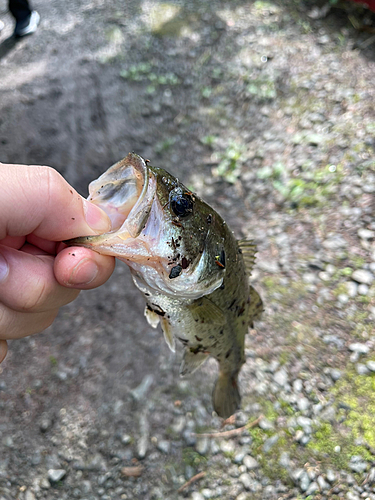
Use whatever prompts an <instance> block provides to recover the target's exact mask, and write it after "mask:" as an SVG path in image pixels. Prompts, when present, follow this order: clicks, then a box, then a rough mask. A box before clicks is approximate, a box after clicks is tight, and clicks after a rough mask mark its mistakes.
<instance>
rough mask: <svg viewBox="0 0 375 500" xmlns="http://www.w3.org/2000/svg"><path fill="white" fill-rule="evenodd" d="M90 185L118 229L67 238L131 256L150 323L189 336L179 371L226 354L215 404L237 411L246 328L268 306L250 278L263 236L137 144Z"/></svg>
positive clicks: (170, 335) (224, 411) (171, 335)
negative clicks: (236, 225)
mask: <svg viewBox="0 0 375 500" xmlns="http://www.w3.org/2000/svg"><path fill="white" fill-rule="evenodd" d="M89 192H90V196H89V198H88V199H89V200H90V201H91V202H92V203H95V204H96V205H98V206H99V207H100V208H102V209H103V210H104V211H105V212H106V213H107V214H108V216H109V217H110V219H111V221H112V230H111V231H110V232H109V233H106V234H102V235H99V236H83V237H81V238H75V239H73V240H69V241H68V242H66V243H67V244H69V245H71V246H73V245H74V246H84V247H87V248H91V249H92V250H95V251H96V252H99V253H101V254H103V255H113V256H115V257H118V258H119V259H120V260H122V261H124V262H125V263H126V264H128V266H129V267H130V270H131V273H132V276H133V280H134V283H135V284H136V286H137V287H138V288H139V289H140V291H141V292H142V293H143V295H144V297H145V299H146V309H145V315H146V318H147V321H148V322H149V324H150V325H151V326H152V327H153V328H156V327H157V325H158V324H159V322H160V324H161V328H162V330H163V333H164V338H165V340H166V342H167V344H168V346H169V347H170V349H171V350H172V351H173V352H174V351H175V343H176V340H177V341H179V342H181V344H182V345H183V346H184V354H183V359H182V364H181V368H180V374H181V375H187V374H190V373H192V372H193V371H195V370H196V369H197V368H198V367H199V366H200V365H201V364H202V363H204V361H205V360H206V359H207V358H208V357H209V356H213V357H214V358H215V359H216V360H217V361H218V363H219V368H220V372H219V378H218V380H217V382H216V385H215V388H214V392H213V406H214V409H215V411H216V412H217V413H218V415H219V416H221V417H223V418H227V417H229V416H230V415H232V414H233V413H234V412H235V411H236V410H237V409H238V408H239V405H240V402H241V397H240V392H239V389H238V373H239V371H240V369H241V366H242V365H243V363H244V362H245V356H244V343H245V334H246V333H247V331H248V327H249V325H252V323H253V321H254V320H256V319H258V318H259V317H260V314H261V312H262V310H263V305H262V300H261V298H260V297H259V295H258V293H257V292H256V290H255V289H254V288H253V287H252V286H250V285H249V275H250V273H251V270H252V267H253V264H254V259H255V251H256V249H255V245H254V244H253V243H252V242H251V241H246V240H241V241H237V240H236V239H235V237H234V235H233V233H232V231H230V229H229V228H228V226H227V224H226V223H225V221H224V220H223V219H222V218H221V217H220V215H218V214H217V213H216V212H215V210H213V209H212V208H211V207H210V206H209V205H207V203H205V202H204V201H202V200H201V199H200V198H198V196H196V195H195V194H193V193H192V192H190V191H189V190H188V189H187V188H186V187H185V186H184V185H183V184H181V182H179V181H178V180H177V179H176V178H175V177H173V175H171V174H169V173H168V172H166V171H165V170H163V169H161V168H156V167H152V166H151V165H149V162H148V161H147V160H144V159H143V158H141V157H140V156H138V155H136V154H134V153H129V154H128V156H127V157H126V158H124V159H123V160H121V161H119V162H118V163H116V164H115V165H113V166H112V167H110V168H109V169H108V170H107V171H106V172H105V173H104V174H102V175H101V176H100V177H99V178H98V179H97V180H95V181H93V182H91V184H90V186H89Z"/></svg>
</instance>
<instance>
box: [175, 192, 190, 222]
mask: <svg viewBox="0 0 375 500" xmlns="http://www.w3.org/2000/svg"><path fill="white" fill-rule="evenodd" d="M170 206H171V209H172V211H173V212H174V214H175V215H177V216H178V217H187V216H188V215H190V214H191V213H192V212H193V200H192V198H191V196H190V195H189V194H187V193H184V194H180V193H178V194H176V193H174V194H172V195H171V198H170Z"/></svg>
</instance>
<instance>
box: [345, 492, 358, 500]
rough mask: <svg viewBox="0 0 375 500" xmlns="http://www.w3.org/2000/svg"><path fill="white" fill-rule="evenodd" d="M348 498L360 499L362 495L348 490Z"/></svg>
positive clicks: (349, 499) (351, 499)
mask: <svg viewBox="0 0 375 500" xmlns="http://www.w3.org/2000/svg"><path fill="white" fill-rule="evenodd" d="M346 498H347V500H360V497H359V496H358V495H356V494H355V493H353V492H352V491H348V492H347V494H346Z"/></svg>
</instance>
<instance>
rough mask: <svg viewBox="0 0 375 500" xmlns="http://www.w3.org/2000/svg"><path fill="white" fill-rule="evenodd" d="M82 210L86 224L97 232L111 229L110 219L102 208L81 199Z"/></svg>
mask: <svg viewBox="0 0 375 500" xmlns="http://www.w3.org/2000/svg"><path fill="white" fill-rule="evenodd" d="M83 210H84V213H85V219H86V222H87V224H88V225H89V226H90V227H91V229H93V230H94V231H95V232H97V233H105V232H106V231H109V230H110V229H111V221H110V220H109V217H108V215H107V214H106V213H105V212H103V210H102V209H101V208H99V207H97V206H96V205H94V204H93V203H90V202H89V201H87V200H83Z"/></svg>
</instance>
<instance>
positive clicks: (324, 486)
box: [316, 476, 331, 490]
mask: <svg viewBox="0 0 375 500" xmlns="http://www.w3.org/2000/svg"><path fill="white" fill-rule="evenodd" d="M316 482H317V483H318V486H319V488H320V489H321V490H328V489H329V488H330V487H331V486H330V485H329V484H328V483H327V481H326V480H325V479H324V477H323V476H319V477H318V479H317V480H316Z"/></svg>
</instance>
